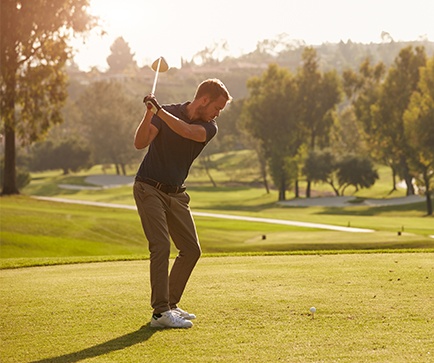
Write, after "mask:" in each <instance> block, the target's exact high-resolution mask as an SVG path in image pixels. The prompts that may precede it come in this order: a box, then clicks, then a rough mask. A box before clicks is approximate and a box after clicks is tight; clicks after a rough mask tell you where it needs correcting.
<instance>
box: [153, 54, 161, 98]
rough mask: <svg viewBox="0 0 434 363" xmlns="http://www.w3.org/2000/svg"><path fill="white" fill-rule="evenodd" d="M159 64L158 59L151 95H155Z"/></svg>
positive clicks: (159, 59) (159, 60)
mask: <svg viewBox="0 0 434 363" xmlns="http://www.w3.org/2000/svg"><path fill="white" fill-rule="evenodd" d="M160 64H161V58H158V65H157V69H156V71H155V78H154V84H153V85H152V91H151V93H152V94H154V93H155V89H156V88H157V80H158V73H159V72H160Z"/></svg>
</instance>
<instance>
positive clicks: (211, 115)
mask: <svg viewBox="0 0 434 363" xmlns="http://www.w3.org/2000/svg"><path fill="white" fill-rule="evenodd" d="M226 103H227V100H226V98H225V97H223V96H220V97H219V98H217V99H216V100H214V101H210V100H209V98H207V97H204V100H203V103H202V105H200V106H199V107H198V108H197V117H198V119H200V120H203V121H206V122H209V121H211V120H214V119H215V118H216V117H218V116H219V115H220V112H222V111H223V109H224V108H225V106H226Z"/></svg>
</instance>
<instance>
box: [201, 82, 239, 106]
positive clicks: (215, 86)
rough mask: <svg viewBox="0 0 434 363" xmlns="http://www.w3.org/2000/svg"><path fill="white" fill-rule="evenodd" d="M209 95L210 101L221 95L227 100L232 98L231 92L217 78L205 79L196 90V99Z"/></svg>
mask: <svg viewBox="0 0 434 363" xmlns="http://www.w3.org/2000/svg"><path fill="white" fill-rule="evenodd" d="M204 96H208V97H209V100H210V101H215V100H216V99H217V98H219V97H220V96H223V97H224V98H225V100H226V102H230V101H231V100H232V96H231V95H230V94H229V91H228V90H227V88H226V86H225V85H224V84H223V82H222V81H220V80H219V79H217V78H212V79H207V80H205V81H203V82H202V83H201V84H200V85H199V86H198V87H197V90H196V94H195V95H194V99H195V100H196V99H199V98H201V97H204Z"/></svg>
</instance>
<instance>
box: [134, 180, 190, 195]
mask: <svg viewBox="0 0 434 363" xmlns="http://www.w3.org/2000/svg"><path fill="white" fill-rule="evenodd" d="M136 180H137V181H139V182H143V183H146V184H149V185H151V186H153V187H154V188H156V189H158V190H161V191H162V192H163V193H166V194H169V193H176V194H177V193H183V192H185V190H186V189H187V188H186V187H185V185H182V186H180V187H178V186H176V185H167V184H161V183H160V182H157V181H156V180H154V179H149V178H141V177H139V176H136Z"/></svg>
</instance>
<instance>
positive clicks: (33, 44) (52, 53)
mask: <svg viewBox="0 0 434 363" xmlns="http://www.w3.org/2000/svg"><path fill="white" fill-rule="evenodd" d="M1 6H2V9H1V12H0V19H1V21H0V23H1V35H0V37H1V38H0V43H1V53H0V72H1V79H0V82H1V83H0V85H1V87H0V92H1V93H0V95H1V109H2V113H1V127H2V129H3V133H4V142H5V162H4V163H5V172H4V183H3V191H2V193H3V194H17V193H19V191H18V188H17V183H16V160H15V159H16V150H15V148H16V145H15V140H16V139H17V140H18V142H20V143H27V144H30V143H32V142H34V141H36V140H38V139H40V138H42V137H43V136H44V135H45V133H46V132H47V130H48V129H49V128H50V126H51V125H53V124H56V123H60V122H61V121H62V115H61V108H62V106H63V104H64V102H65V99H66V96H67V94H66V90H65V87H66V76H65V71H64V66H65V64H66V62H67V60H68V59H69V58H70V57H71V55H72V49H71V47H70V45H69V44H68V40H69V39H70V38H71V37H72V36H73V34H75V33H81V32H86V31H88V30H89V29H90V28H91V27H92V26H93V25H95V19H94V18H92V17H91V16H90V15H89V14H88V13H87V9H88V6H89V0H58V1H51V0H32V1H20V0H2V3H1Z"/></svg>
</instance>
